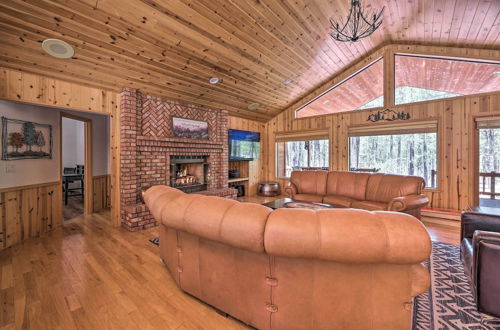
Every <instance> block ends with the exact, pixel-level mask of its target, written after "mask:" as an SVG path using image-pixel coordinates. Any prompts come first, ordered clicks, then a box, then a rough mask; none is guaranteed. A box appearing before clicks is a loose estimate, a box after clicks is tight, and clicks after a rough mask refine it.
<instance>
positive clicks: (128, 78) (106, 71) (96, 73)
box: [2, 43, 279, 109]
mask: <svg viewBox="0 0 500 330" xmlns="http://www.w3.org/2000/svg"><path fill="white" fill-rule="evenodd" d="M6 44H7V45H9V44H8V43H6ZM12 46H14V48H12V49H14V50H15V49H16V46H15V45H12ZM7 49H8V48H6V47H3V49H2V51H3V52H4V54H5V55H8V53H5V51H6V50H7ZM8 56H10V57H12V58H14V57H15V55H8ZM25 58H26V56H25ZM30 60H31V61H32V62H31V63H33V61H35V59H33V58H31V59H30ZM47 61H48V62H49V63H47V64H53V63H51V62H53V61H51V60H50V59H47ZM45 62H46V61H42V60H41V59H39V62H38V64H40V63H45ZM68 64H71V66H75V67H76V68H80V67H84V68H85V69H92V72H93V74H92V76H93V77H96V76H100V75H105V76H107V75H112V76H115V77H117V78H120V77H122V78H121V80H116V81H115V82H114V84H116V85H118V86H120V85H123V83H122V84H119V81H123V80H126V81H129V82H134V83H136V84H137V83H140V84H147V85H151V86H157V88H159V89H163V90H165V91H172V92H175V93H181V92H183V91H184V92H185V93H186V94H187V95H188V96H189V95H191V96H192V97H195V96H197V97H199V95H198V93H197V92H195V91H193V92H188V91H186V89H183V88H180V89H178V88H175V87H176V86H175V85H173V86H172V87H171V88H166V87H165V86H163V85H158V84H157V83H155V82H154V81H147V80H141V79H137V78H135V79H134V78H133V76H132V75H125V76H122V75H121V74H119V73H117V72H115V71H113V68H109V67H108V68H104V67H101V68H100V69H99V71H97V70H96V68H95V67H90V68H88V67H87V65H86V64H85V63H77V62H76V63H75V62H74V61H73V62H68ZM65 67H66V65H65ZM59 70H60V71H62V69H59ZM167 95H168V94H167ZM220 96H221V97H222V96H223V95H220ZM222 104H224V103H222ZM276 109H279V108H276Z"/></svg>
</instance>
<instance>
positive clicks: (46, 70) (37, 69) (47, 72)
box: [0, 55, 271, 119]
mask: <svg viewBox="0 0 500 330" xmlns="http://www.w3.org/2000/svg"><path fill="white" fill-rule="evenodd" d="M0 63H2V64H0V66H5V67H9V68H12V69H19V66H21V67H22V68H24V71H28V72H33V73H36V74H42V75H43V76H47V77H54V78H57V79H61V80H64V81H70V82H76V83H78V84H84V85H85V86H90V87H92V86H94V87H95V86H96V85H99V86H105V87H106V88H105V89H107V90H113V91H118V92H120V91H121V90H122V89H123V87H133V88H138V89H141V90H142V89H143V88H142V87H143V86H142V85H140V84H139V85H137V84H133V85H128V86H127V85H121V86H120V87H119V86H110V84H109V83H106V84H105V85H104V84H102V82H100V81H99V80H97V79H96V80H93V81H92V83H89V82H88V80H85V79H80V78H78V77H76V76H74V75H72V74H70V76H68V74H67V73H64V74H58V73H54V72H51V68H50V67H43V66H41V65H37V66H33V65H32V63H29V62H25V61H22V60H20V59H16V58H7V57H5V56H3V55H0ZM12 63H16V64H17V66H16V65H12ZM149 90H151V89H149ZM151 94H152V95H155V96H159V97H162V98H168V99H171V100H175V101H179V102H183V103H186V102H188V103H193V104H197V105H199V106H205V107H206V106H207V105H208V106H209V107H213V108H216V109H226V110H228V111H229V112H230V113H239V114H241V113H243V114H246V115H247V116H253V117H254V118H260V119H267V118H271V116H270V115H265V114H262V113H256V112H255V113H254V112H251V111H248V110H243V109H241V108H235V107H232V106H225V105H223V104H220V103H218V102H204V103H200V102H199V99H198V98H190V97H185V95H177V96H175V95H165V94H163V93H162V92H161V91H160V92H152V93H151Z"/></svg>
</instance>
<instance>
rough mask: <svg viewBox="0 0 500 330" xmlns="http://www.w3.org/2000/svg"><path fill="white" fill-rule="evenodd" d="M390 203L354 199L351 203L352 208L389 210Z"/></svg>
mask: <svg viewBox="0 0 500 330" xmlns="http://www.w3.org/2000/svg"><path fill="white" fill-rule="evenodd" d="M388 206H389V204H387V203H381V202H373V201H354V202H353V203H352V204H351V207H352V208H355V209H363V210H368V211H384V210H387V207H388Z"/></svg>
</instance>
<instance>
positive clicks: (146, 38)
mask: <svg viewBox="0 0 500 330" xmlns="http://www.w3.org/2000/svg"><path fill="white" fill-rule="evenodd" d="M52 1H57V2H59V1H64V2H69V0H52ZM72 5H74V4H72ZM80 10H82V9H80ZM96 13H99V12H98V11H97V10H96V11H95V12H94V13H92V14H96ZM87 17H88V16H87ZM89 18H91V17H89ZM96 23H98V24H99V22H98V21H97V22H96ZM116 23H118V24H122V23H123V20H118V19H116V18H114V19H112V18H110V19H109V22H106V24H109V25H113V24H116ZM130 26H133V25H132V24H131V25H130ZM133 27H134V29H131V28H128V29H131V31H129V36H133V37H135V38H137V39H139V40H143V41H145V42H148V43H150V44H151V45H155V46H158V47H159V48H160V49H161V52H163V53H167V55H168V54H169V53H170V52H171V53H173V54H175V55H176V56H179V57H181V58H185V59H186V60H187V61H191V62H193V61H196V60H200V65H204V66H205V67H208V66H216V65H215V64H213V63H209V62H204V61H203V60H202V59H199V58H193V56H192V55H190V54H188V53H181V52H180V50H175V49H172V46H171V45H166V44H162V45H160V44H161V41H159V40H153V39H152V38H151V37H150V36H149V35H148V34H146V33H142V32H141V31H140V30H139V29H138V28H137V27H136V26H133ZM126 29H127V28H126ZM160 46H163V47H160ZM165 56H166V55H163V57H165ZM168 57H169V58H175V56H168ZM183 64H185V63H184V62H183ZM221 73H222V74H223V75H226V79H235V78H234V77H232V76H230V75H229V73H227V72H224V71H222V72H221ZM237 78H239V79H240V80H245V79H246V78H245V77H243V76H240V77H237Z"/></svg>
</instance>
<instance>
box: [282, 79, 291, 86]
mask: <svg viewBox="0 0 500 330" xmlns="http://www.w3.org/2000/svg"><path fill="white" fill-rule="evenodd" d="M292 81H293V80H292V79H290V78H288V79H285V80H283V84H284V85H288V84H289V83H291V82H292Z"/></svg>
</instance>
